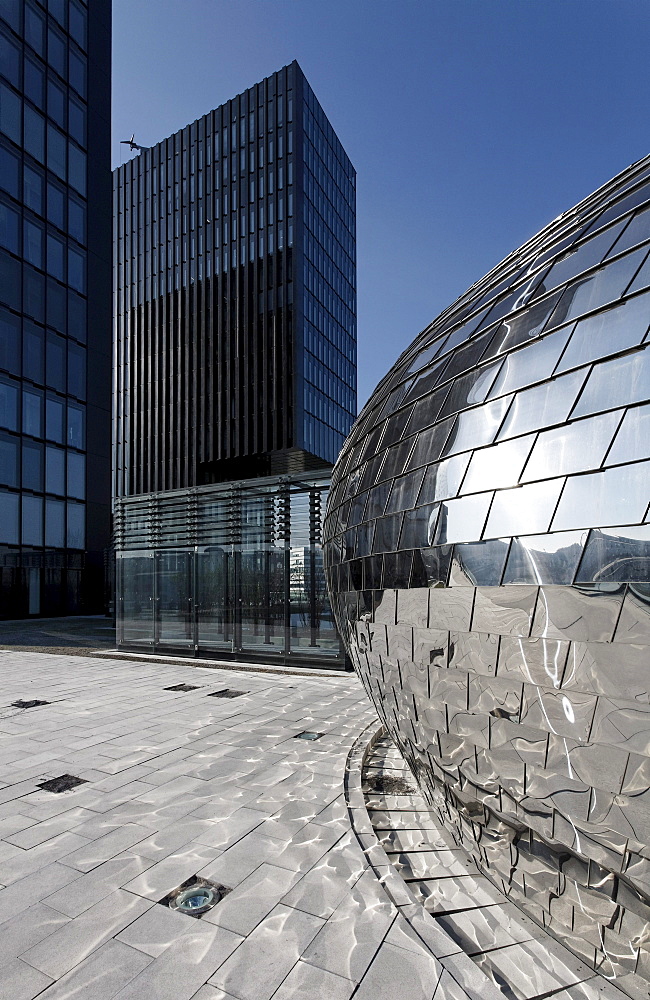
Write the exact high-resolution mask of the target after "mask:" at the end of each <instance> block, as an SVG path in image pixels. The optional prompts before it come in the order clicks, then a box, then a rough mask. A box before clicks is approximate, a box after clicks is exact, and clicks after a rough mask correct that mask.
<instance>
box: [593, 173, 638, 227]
mask: <svg viewBox="0 0 650 1000" xmlns="http://www.w3.org/2000/svg"><path fill="white" fill-rule="evenodd" d="M641 176H643V175H641ZM639 179H640V178H637V180H639ZM648 198H650V185H649V184H644V185H642V186H641V187H640V188H637V189H636V191H632V192H631V193H630V194H628V195H627V197H626V198H621V200H620V201H617V202H616V203H615V204H614V205H611V206H610V207H609V208H606V209H605V211H604V212H602V213H601V215H598V216H596V218H595V219H594V221H593V222H592V224H591V226H590V227H589V228H590V229H599V228H600V227H601V226H605V225H607V223H608V222H611V221H612V220H613V219H618V218H620V216H621V215H627V213H628V212H631V211H632V209H634V208H636V207H637V205H641V204H643V202H644V201H646V200H647V199H648Z"/></svg>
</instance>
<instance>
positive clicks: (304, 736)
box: [294, 730, 325, 740]
mask: <svg viewBox="0 0 650 1000" xmlns="http://www.w3.org/2000/svg"><path fill="white" fill-rule="evenodd" d="M324 735H325V733H310V732H309V730H305V732H304V733H296V735H295V736H294V740H319V739H320V738H321V736H324Z"/></svg>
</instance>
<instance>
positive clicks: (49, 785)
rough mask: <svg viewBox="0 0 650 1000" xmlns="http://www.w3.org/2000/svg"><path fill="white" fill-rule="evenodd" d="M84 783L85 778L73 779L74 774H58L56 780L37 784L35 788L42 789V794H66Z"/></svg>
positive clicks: (52, 779)
mask: <svg viewBox="0 0 650 1000" xmlns="http://www.w3.org/2000/svg"><path fill="white" fill-rule="evenodd" d="M86 781H87V779H86V778H75V776H74V774H60V775H59V777H58V778H50V779H49V780H48V781H41V782H39V783H38V784H37V786H36V787H37V788H42V789H43V791H44V792H56V793H58V792H68V791H70V789H71V788H76V786H77V785H85V784H86Z"/></svg>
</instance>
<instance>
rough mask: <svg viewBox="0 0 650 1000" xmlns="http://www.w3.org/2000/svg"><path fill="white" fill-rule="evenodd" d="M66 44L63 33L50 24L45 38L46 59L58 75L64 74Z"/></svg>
mask: <svg viewBox="0 0 650 1000" xmlns="http://www.w3.org/2000/svg"><path fill="white" fill-rule="evenodd" d="M65 57H66V44H65V38H64V36H63V34H62V33H61V32H60V31H59V30H58V29H57V28H55V27H53V26H52V25H51V26H50V30H49V31H48V38H47V61H48V62H49V64H50V66H51V67H52V69H55V70H56V71H57V73H58V74H59V76H63V77H64V76H65V63H66V58H65Z"/></svg>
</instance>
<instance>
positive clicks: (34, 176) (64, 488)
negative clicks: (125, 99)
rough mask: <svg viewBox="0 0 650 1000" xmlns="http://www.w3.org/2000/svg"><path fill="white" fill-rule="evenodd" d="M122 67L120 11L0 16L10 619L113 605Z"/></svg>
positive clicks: (28, 9) (76, 3) (11, 10)
mask: <svg viewBox="0 0 650 1000" xmlns="http://www.w3.org/2000/svg"><path fill="white" fill-rule="evenodd" d="M110 59H111V3H110V0H92V3H91V4H86V3H85V2H83V0H49V2H47V3H46V2H45V0H42V2H41V3H38V2H36V0H2V2H0V188H1V190H0V617H3V618H11V617H22V616H26V615H36V614H42V615H57V614H75V613H88V612H93V611H101V610H103V606H104V551H105V547H106V546H107V545H108V543H109V538H110V413H111V400H110V379H111V376H110V370H111V351H110V338H111V319H110V308H111V299H110V275H111V257H110V248H111V187H110V185H111V175H110V107H111V92H110ZM91 470H92V471H91Z"/></svg>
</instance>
